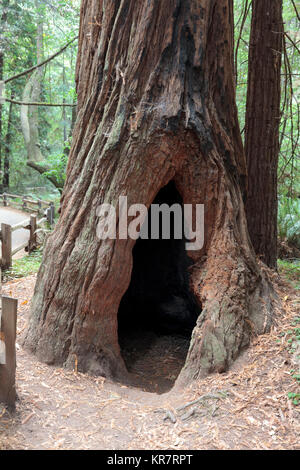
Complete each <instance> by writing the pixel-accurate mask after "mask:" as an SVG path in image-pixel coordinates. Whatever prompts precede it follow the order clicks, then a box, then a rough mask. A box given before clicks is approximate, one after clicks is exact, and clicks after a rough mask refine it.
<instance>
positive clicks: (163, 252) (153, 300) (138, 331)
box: [118, 181, 201, 393]
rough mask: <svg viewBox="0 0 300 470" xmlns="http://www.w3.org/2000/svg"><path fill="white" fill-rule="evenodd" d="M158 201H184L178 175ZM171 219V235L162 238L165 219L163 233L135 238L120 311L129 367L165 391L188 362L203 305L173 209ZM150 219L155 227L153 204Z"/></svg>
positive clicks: (121, 340)
mask: <svg viewBox="0 0 300 470" xmlns="http://www.w3.org/2000/svg"><path fill="white" fill-rule="evenodd" d="M153 204H167V205H168V206H170V207H171V206H172V205H173V204H180V205H181V207H182V199H181V197H180V194H179V193H178V191H177V189H176V186H175V184H174V182H173V181H171V182H170V183H169V184H168V185H166V186H165V187H163V188H162V189H161V190H160V191H159V193H158V195H157V196H156V198H155V200H154V201H153ZM170 221H171V224H170V238H169V239H163V238H162V231H161V228H162V224H160V232H159V239H156V240H153V239H151V238H150V236H149V239H141V238H139V239H138V240H137V241H136V244H135V246H134V249H133V269H132V275H131V283H130V285H129V288H128V290H127V292H126V293H125V295H124V296H123V298H122V301H121V303H120V307H119V312H118V328H119V344H120V347H121V352H122V355H123V358H124V360H125V363H126V366H127V368H128V370H129V372H132V373H133V375H136V376H138V377H139V378H140V379H141V385H143V386H144V388H146V389H147V390H153V391H158V392H161V393H162V392H164V391H167V390H168V389H170V388H171V387H172V385H173V384H174V382H175V379H176V378H177V376H178V374H179V372H180V370H181V368H182V367H183V365H184V362H185V358H186V354H187V352H188V348H189V343H190V337H191V333H192V330H193V328H194V326H195V324H196V321H197V318H198V315H199V313H200V311H201V308H200V306H199V305H198V304H197V301H196V299H195V297H194V295H193V294H192V293H191V291H190V288H189V272H188V268H189V266H190V265H191V260H190V258H189V257H188V256H187V253H186V249H185V242H186V241H185V239H184V236H183V237H182V238H181V239H175V231H174V223H175V218H174V214H173V213H172V211H170ZM160 222H162V220H161V218H160ZM182 222H183V219H182ZM148 223H149V228H150V227H151V225H152V223H153V221H151V212H150V210H149V211H148ZM149 232H150V230H149ZM183 234H184V231H183Z"/></svg>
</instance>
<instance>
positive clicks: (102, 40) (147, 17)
mask: <svg viewBox="0 0 300 470" xmlns="http://www.w3.org/2000/svg"><path fill="white" fill-rule="evenodd" d="M232 60H233V59H232V4H231V2H228V1H227V0H214V1H211V0H209V1H208V0H207V1H202V2H201V4H200V2H199V1H196V0H184V1H183V0H164V1H162V2H156V1H154V0H152V1H148V2H144V1H136V0H135V1H133V0H125V1H115V2H103V1H99V0H83V2H82V6H81V24H80V37H79V53H78V62H77V91H78V118H77V122H76V126H75V129H74V134H73V144H72V149H71V153H70V158H69V164H68V169H67V179H66V184H65V188H64V192H63V196H62V202H61V215H60V219H59V222H58V224H57V226H56V228H55V231H54V234H53V235H52V236H51V237H50V238H49V240H48V243H47V247H46V250H45V253H44V258H43V263H42V267H41V269H40V271H39V274H38V280H37V284H36V289H35V295H34V299H33V304H32V317H31V321H30V326H29V329H28V331H27V335H26V338H25V345H26V346H27V347H29V348H30V349H31V350H32V351H33V352H35V353H36V354H37V355H38V357H39V358H40V359H41V360H43V361H46V362H48V363H55V364H65V365H66V366H69V367H73V366H74V362H75V358H77V360H78V368H79V370H82V371H89V372H92V373H96V374H103V375H110V376H122V375H124V374H126V370H125V366H124V362H123V360H122V357H121V355H120V348H119V344H118V324H117V314H118V308H119V304H120V301H121V299H122V297H123V295H124V294H125V292H126V290H127V288H128V286H129V283H130V277H131V270H132V249H133V246H134V241H132V240H130V239H129V240H106V241H100V240H98V239H97V237H96V225H97V220H98V219H97V217H96V208H97V207H98V206H99V204H101V203H103V202H110V203H111V204H113V205H115V206H116V205H117V201H118V197H119V196H120V195H127V196H128V204H129V205H130V204H132V203H142V204H145V205H147V206H148V207H149V205H150V204H151V203H152V201H153V200H154V198H155V196H156V195H157V193H158V192H159V190H160V189H161V188H162V187H163V186H165V185H166V184H167V183H168V182H169V181H171V180H173V181H175V184H176V187H177V189H178V191H179V193H180V195H181V197H182V199H183V202H184V203H190V204H196V203H204V204H205V225H206V233H205V245H204V248H203V249H202V250H201V251H195V252H190V253H189V255H190V256H191V257H192V259H193V266H192V269H191V276H190V284H191V290H192V292H193V293H194V294H195V296H196V298H197V299H198V301H199V304H200V303H201V305H202V307H203V310H202V313H201V315H200V316H199V318H198V322H197V326H196V327H195V329H194V332H193V336H192V341H191V346H190V351H189V353H188V357H187V361H186V365H185V367H184V368H183V370H182V373H181V375H180V379H179V380H180V381H181V380H183V381H186V380H191V379H195V378H197V377H198V376H200V375H201V374H205V373H207V372H210V371H213V370H218V371H222V370H225V369H226V367H228V365H229V364H231V363H232V361H233V360H234V359H235V358H236V357H237V355H238V353H239V352H240V351H241V350H242V349H243V348H244V347H245V346H246V345H247V344H248V343H249V341H250V338H251V336H252V335H253V334H255V333H262V332H263V331H266V330H267V329H268V328H269V326H270V324H271V317H272V306H271V303H270V288H269V285H268V283H267V281H266V280H265V278H264V275H263V273H262V272H261V271H260V269H259V267H258V265H257V264H256V260H255V256H254V252H253V251H252V248H251V246H250V244H249V239H248V232H247V226H246V218H245V214H244V206H243V201H242V196H241V190H240V181H241V180H242V179H243V178H245V175H246V170H245V158H244V153H243V147H242V143H241V137H240V132H239V127H238V121H237V112H236V106H235V96H234V82H233V66H232V64H233V62H232Z"/></svg>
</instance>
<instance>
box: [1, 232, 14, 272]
mask: <svg viewBox="0 0 300 470" xmlns="http://www.w3.org/2000/svg"><path fill="white" fill-rule="evenodd" d="M1 240H2V269H8V268H10V267H11V266H12V253H11V226H10V225H8V224H1Z"/></svg>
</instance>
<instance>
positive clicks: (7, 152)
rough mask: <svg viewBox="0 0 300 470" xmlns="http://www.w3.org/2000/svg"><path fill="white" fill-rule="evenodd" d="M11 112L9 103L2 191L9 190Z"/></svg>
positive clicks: (12, 96) (11, 108)
mask: <svg viewBox="0 0 300 470" xmlns="http://www.w3.org/2000/svg"><path fill="white" fill-rule="evenodd" d="M11 99H14V93H13V92H12V94H11ZM12 110H13V104H12V103H10V105H9V111H8V121H7V131H6V137H5V143H4V165H3V190H4V191H7V190H8V189H9V168H10V146H11V140H12Z"/></svg>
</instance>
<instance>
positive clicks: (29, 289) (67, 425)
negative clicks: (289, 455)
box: [0, 274, 300, 450]
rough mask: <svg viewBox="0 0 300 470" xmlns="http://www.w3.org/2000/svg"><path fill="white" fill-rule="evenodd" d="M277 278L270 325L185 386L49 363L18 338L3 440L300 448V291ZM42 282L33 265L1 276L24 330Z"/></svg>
mask: <svg viewBox="0 0 300 470" xmlns="http://www.w3.org/2000/svg"><path fill="white" fill-rule="evenodd" d="M274 282H275V285H276V289H277V291H278V294H279V295H280V297H281V299H282V302H283V306H284V311H282V312H281V314H280V315H278V316H277V318H276V325H274V327H273V328H272V331H271V333H270V334H266V335H262V336H259V337H255V338H253V341H252V344H251V346H250V347H249V348H248V350H247V351H246V352H245V353H244V354H243V355H242V356H241V357H240V358H239V359H238V360H237V361H236V363H235V364H234V366H233V367H232V368H231V369H230V370H229V371H228V372H227V373H224V374H214V375H211V376H209V377H207V378H205V379H203V380H200V381H198V382H197V383H194V384H192V385H191V386H189V387H187V388H185V389H184V390H182V389H181V390H180V389H178V388H173V389H171V390H170V391H169V392H167V393H163V394H158V393H150V392H149V391H145V390H142V389H141V388H138V387H133V386H126V385H124V384H118V383H114V382H112V381H110V380H107V379H104V378H99V377H98V378H96V377H91V376H88V375H84V374H81V373H78V372H76V371H68V370H65V369H62V368H56V367H52V366H48V365H45V364H42V363H40V362H38V361H37V359H36V358H35V357H34V356H32V355H30V354H28V353H27V352H26V351H24V350H23V349H22V348H21V346H20V345H19V344H17V392H18V397H19V400H18V402H17V407H16V411H15V412H10V411H9V410H7V409H6V408H4V407H2V408H1V406H0V449H1V448H2V449H108V450H121V449H138V450H140V449H155V450H160V449H168V450H169V449H175V450H193V449H300V405H299V404H298V405H297V404H293V401H292V400H291V399H290V398H289V396H288V394H292V393H294V394H297V393H300V390H299V382H298V383H297V380H296V379H295V378H293V377H292V375H293V372H292V371H296V373H297V369H298V368H300V365H299V361H298V359H297V357H298V356H297V354H299V351H295V349H293V347H295V343H294V340H293V338H294V336H293V335H294V332H295V331H296V329H297V328H295V327H298V326H300V324H299V323H297V322H299V315H300V314H299V310H300V308H299V307H300V295H299V291H296V290H294V289H293V288H292V287H291V286H290V285H289V284H287V283H286V282H285V281H283V280H282V279H281V278H280V277H279V276H278V275H277V274H274ZM34 283H35V275H32V276H28V277H26V278H22V279H17V280H13V281H9V282H7V283H6V284H4V285H3V289H2V290H3V293H4V294H6V295H11V296H13V297H16V298H18V299H19V318H18V337H19V338H20V336H21V335H22V332H23V331H24V329H25V328H26V323H27V320H28V314H29V306H30V299H31V297H32V294H33V288H34ZM296 334H298V333H296ZM163 341H165V339H163ZM176 347H178V342H176ZM159 348H161V344H160V345H158V351H160V349H159ZM175 350H176V348H175ZM168 351H169V352H168V354H169V356H170V355H171V356H172V354H173V356H172V358H173V359H174V357H175V358H176V353H175V355H174V351H173V352H172V351H171V350H168ZM172 358H171V359H170V357H169V358H168V357H167V356H164V357H163V358H161V360H162V361H165V363H168V364H169V365H170V364H172V363H173V364H174V363H176V360H175V361H174V360H173V359H172ZM297 361H298V362H297ZM139 366H141V363H139ZM170 367H171V369H169V373H170V374H172V366H170ZM158 369H159V370H161V367H160V366H159V365H158V364H157V367H156V370H158ZM176 373H178V371H176ZM298 373H300V370H298ZM152 379H153V374H152ZM152 379H151V380H152ZM148 389H149V388H148ZM162 391H163V389H162ZM196 400H197V401H196Z"/></svg>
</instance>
